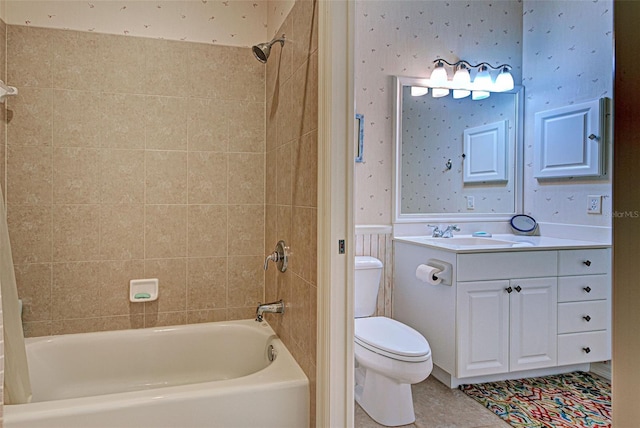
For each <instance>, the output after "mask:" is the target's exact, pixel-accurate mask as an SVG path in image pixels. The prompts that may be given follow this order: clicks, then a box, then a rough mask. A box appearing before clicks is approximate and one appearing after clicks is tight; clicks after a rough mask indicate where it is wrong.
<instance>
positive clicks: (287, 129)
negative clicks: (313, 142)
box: [267, 78, 302, 146]
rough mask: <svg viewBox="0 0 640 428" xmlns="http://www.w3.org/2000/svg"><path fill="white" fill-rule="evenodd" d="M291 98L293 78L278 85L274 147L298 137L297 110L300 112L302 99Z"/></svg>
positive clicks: (298, 113)
mask: <svg viewBox="0 0 640 428" xmlns="http://www.w3.org/2000/svg"><path fill="white" fill-rule="evenodd" d="M293 96H294V94H293V78H290V79H289V80H287V81H285V82H283V83H282V84H281V85H280V92H279V93H278V99H279V101H278V112H277V114H276V115H275V117H276V119H277V124H276V127H277V129H276V132H275V133H276V135H277V142H276V146H279V145H281V144H284V143H288V142H290V141H293V140H294V139H295V138H297V137H298V136H300V119H299V118H298V116H300V115H301V113H300V112H299V110H302V108H301V107H302V106H301V105H300V104H299V103H300V102H301V99H302V98H301V97H299V98H297V99H296V100H295V101H294V99H293ZM296 102H297V103H298V104H296ZM296 119H297V120H296ZM267 128H268V127H267Z"/></svg>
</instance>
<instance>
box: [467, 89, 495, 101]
mask: <svg viewBox="0 0 640 428" xmlns="http://www.w3.org/2000/svg"><path fill="white" fill-rule="evenodd" d="M490 95H491V93H490V92H489V91H472V92H471V99H472V100H474V101H478V100H484V99H485V98H489V96H490Z"/></svg>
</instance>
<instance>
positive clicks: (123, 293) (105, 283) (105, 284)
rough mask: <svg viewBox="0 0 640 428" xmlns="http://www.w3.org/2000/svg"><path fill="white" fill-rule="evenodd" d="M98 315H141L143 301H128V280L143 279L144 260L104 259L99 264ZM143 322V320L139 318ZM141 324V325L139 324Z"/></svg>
mask: <svg viewBox="0 0 640 428" xmlns="http://www.w3.org/2000/svg"><path fill="white" fill-rule="evenodd" d="M99 269H100V270H99V283H100V287H99V290H100V291H99V292H100V311H99V312H98V314H99V315H100V316H117V315H132V316H133V315H142V314H143V313H144V303H132V302H130V301H129V281H131V280H132V279H143V278H146V277H145V272H144V260H126V261H105V262H100V264H99ZM139 321H140V322H141V323H144V321H143V320H139ZM140 326H141V325H140Z"/></svg>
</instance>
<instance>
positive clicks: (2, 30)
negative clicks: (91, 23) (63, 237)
mask: <svg viewBox="0 0 640 428" xmlns="http://www.w3.org/2000/svg"><path fill="white" fill-rule="evenodd" d="M0 7H2V3H1V2H0ZM6 35H7V27H6V25H5V23H4V21H3V20H2V19H0V76H1V78H2V81H3V82H5V81H6V80H7V79H6V68H5V65H6V63H7V62H6V58H7V56H6V46H7V43H6V40H7V39H6ZM5 111H6V110H5V108H4V106H3V105H2V104H0V189H2V197H3V198H4V197H5V195H6V193H5V183H4V177H5V171H6V169H5V160H6V152H7V133H6V120H5ZM3 415H4V318H3V316H2V295H1V294H0V427H1V426H2V420H3Z"/></svg>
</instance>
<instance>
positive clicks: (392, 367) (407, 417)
mask: <svg viewBox="0 0 640 428" xmlns="http://www.w3.org/2000/svg"><path fill="white" fill-rule="evenodd" d="M381 274H382V262H381V261H380V260H378V259H376V258H374V257H368V256H358V257H356V262H355V318H356V319H355V335H354V336H355V340H354V341H355V344H354V351H355V357H356V369H355V373H356V376H355V377H356V388H355V398H356V401H357V402H358V404H360V406H361V407H362V408H363V409H364V410H365V411H366V412H367V413H368V414H369V416H371V418H373V419H374V420H375V421H376V422H378V423H379V424H382V425H387V426H398V425H407V424H410V423H413V422H414V421H415V419H416V418H415V414H414V412H413V398H412V395H411V384H413V383H418V382H422V381H423V380H425V379H426V378H427V376H429V374H430V373H431V370H432V369H433V362H432V361H431V348H429V343H428V342H427V340H426V339H425V338H424V337H423V336H422V335H421V334H420V333H418V332H417V331H415V330H414V329H412V328H411V327H409V326H407V325H405V324H402V323H400V322H398V321H396V320H393V319H391V318H385V317H372V316H371V315H373V314H374V313H375V310H376V301H377V297H378V288H379V286H380V277H381Z"/></svg>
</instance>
